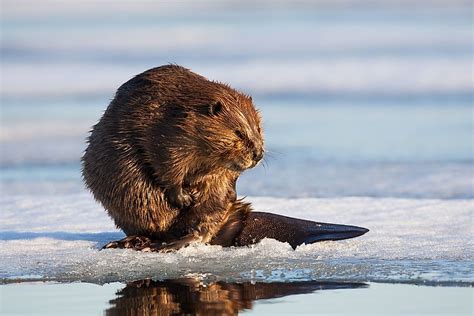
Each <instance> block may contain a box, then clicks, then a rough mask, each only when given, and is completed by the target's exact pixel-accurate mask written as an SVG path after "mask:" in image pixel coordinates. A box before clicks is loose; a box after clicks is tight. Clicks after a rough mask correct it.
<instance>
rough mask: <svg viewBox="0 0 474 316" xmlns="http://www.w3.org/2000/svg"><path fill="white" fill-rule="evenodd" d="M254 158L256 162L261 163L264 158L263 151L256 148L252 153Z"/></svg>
mask: <svg viewBox="0 0 474 316" xmlns="http://www.w3.org/2000/svg"><path fill="white" fill-rule="evenodd" d="M252 158H253V160H254V161H255V162H259V161H260V160H262V158H263V149H261V148H255V149H254V150H253V152H252Z"/></svg>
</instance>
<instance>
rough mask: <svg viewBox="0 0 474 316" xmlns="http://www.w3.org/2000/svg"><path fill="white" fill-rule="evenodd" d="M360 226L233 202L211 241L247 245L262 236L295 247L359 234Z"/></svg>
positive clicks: (256, 241)
mask: <svg viewBox="0 0 474 316" xmlns="http://www.w3.org/2000/svg"><path fill="white" fill-rule="evenodd" d="M368 231H369V230H368V229H366V228H363V227H357V226H349V225H339V224H329V223H318V222H313V221H308V220H303V219H297V218H292V217H287V216H282V215H276V214H271V213H264V212H252V211H251V209H250V205H249V204H247V203H242V202H240V201H239V202H236V203H235V204H234V212H233V214H232V216H230V218H229V220H228V221H227V223H226V225H224V227H222V229H221V231H220V232H219V233H218V234H217V236H216V237H215V238H214V239H213V240H212V241H211V244H214V245H221V246H225V247H226V246H248V245H252V244H256V243H258V242H259V241H260V240H262V239H264V238H272V239H276V240H278V241H281V242H287V243H289V244H290V245H291V247H293V248H296V247H297V246H299V245H302V244H312V243H315V242H318V241H324V240H341V239H349V238H354V237H358V236H361V235H363V234H365V233H367V232H368Z"/></svg>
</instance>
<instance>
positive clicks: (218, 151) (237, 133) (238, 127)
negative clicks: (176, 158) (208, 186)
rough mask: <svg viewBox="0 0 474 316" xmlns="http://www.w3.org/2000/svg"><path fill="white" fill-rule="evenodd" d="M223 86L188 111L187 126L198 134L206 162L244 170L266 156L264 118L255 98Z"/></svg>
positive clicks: (197, 139) (199, 145) (188, 129)
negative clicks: (208, 98)
mask: <svg viewBox="0 0 474 316" xmlns="http://www.w3.org/2000/svg"><path fill="white" fill-rule="evenodd" d="M214 84H216V83H214ZM217 85H220V84H217ZM222 86H223V88H222V90H220V91H219V92H220V93H218V94H217V96H216V97H214V99H213V100H207V102H203V103H207V104H202V103H201V104H198V105H197V106H196V107H195V108H194V109H193V110H191V111H190V112H188V120H186V121H187V122H188V123H189V122H190V120H189V116H192V120H191V121H192V122H193V124H192V126H186V127H184V128H185V129H186V130H187V131H188V132H190V133H191V134H193V136H194V137H195V139H196V143H195V144H196V147H197V149H198V152H199V155H200V156H201V157H203V158H204V161H206V162H207V163H209V164H210V165H212V166H220V167H224V168H228V169H231V170H234V171H237V172H241V171H244V170H245V169H249V168H252V167H255V166H256V165H257V163H258V162H259V161H260V160H262V158H263V154H264V142H263V130H262V123H261V117H260V114H259V112H258V111H257V110H256V109H255V107H254V105H253V103H252V98H250V97H247V96H245V95H243V94H241V93H238V92H236V91H235V90H233V89H230V88H228V87H227V86H224V85H222ZM191 129H192V131H191Z"/></svg>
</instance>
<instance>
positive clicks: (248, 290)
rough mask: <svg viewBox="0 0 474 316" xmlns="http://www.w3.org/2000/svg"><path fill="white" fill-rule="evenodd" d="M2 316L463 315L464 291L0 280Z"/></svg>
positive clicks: (468, 296)
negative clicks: (40, 282)
mask: <svg viewBox="0 0 474 316" xmlns="http://www.w3.org/2000/svg"><path fill="white" fill-rule="evenodd" d="M0 290H1V294H2V295H1V297H2V300H3V301H2V304H1V309H0V311H1V313H2V315H18V314H34V315H65V314H67V315H237V314H258V315H270V314H278V315H292V314H295V313H297V314H299V315H381V314H383V315H411V314H416V315H419V314H437V315H471V313H472V293H473V292H472V288H470V287H457V288H451V287H430V286H410V285H399V284H379V283H349V282H324V281H305V282H301V281H300V282H273V283H258V282H257V283H228V282H212V281H207V282H202V281H199V280H198V279H195V278H183V279H176V280H166V281H152V280H149V279H148V280H141V281H135V282H131V283H128V284H122V283H110V284H105V285H95V284H89V283H69V284H64V283H63V284H58V283H42V285H40V284H38V283H26V284H25V283H15V284H8V285H1V286H0Z"/></svg>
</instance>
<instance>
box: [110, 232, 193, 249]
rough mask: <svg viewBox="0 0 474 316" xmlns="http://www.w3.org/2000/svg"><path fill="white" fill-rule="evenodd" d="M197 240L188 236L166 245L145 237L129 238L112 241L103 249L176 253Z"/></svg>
mask: <svg viewBox="0 0 474 316" xmlns="http://www.w3.org/2000/svg"><path fill="white" fill-rule="evenodd" d="M195 240H196V237H195V236H194V235H187V236H184V237H182V238H180V239H177V240H174V241H171V242H168V243H164V242H159V241H156V240H152V239H150V238H148V237H145V236H127V237H125V238H124V239H120V240H117V241H111V242H109V243H107V244H106V245H105V246H103V247H102V249H114V248H118V249H133V250H137V251H143V252H164V253H166V252H174V251H177V250H179V249H181V248H184V247H187V246H189V245H190V244H191V243H192V242H193V241H195Z"/></svg>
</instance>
